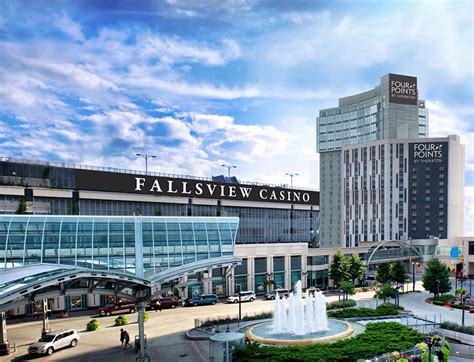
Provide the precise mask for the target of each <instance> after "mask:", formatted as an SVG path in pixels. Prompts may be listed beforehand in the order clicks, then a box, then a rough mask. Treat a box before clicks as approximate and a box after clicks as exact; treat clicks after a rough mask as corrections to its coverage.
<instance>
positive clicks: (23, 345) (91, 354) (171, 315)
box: [0, 300, 273, 362]
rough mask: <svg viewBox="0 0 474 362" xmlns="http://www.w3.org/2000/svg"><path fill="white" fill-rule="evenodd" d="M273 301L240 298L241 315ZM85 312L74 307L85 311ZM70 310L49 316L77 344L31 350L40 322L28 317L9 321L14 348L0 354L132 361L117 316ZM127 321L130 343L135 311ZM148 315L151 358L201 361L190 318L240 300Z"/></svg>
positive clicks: (231, 311)
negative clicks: (43, 352)
mask: <svg viewBox="0 0 474 362" xmlns="http://www.w3.org/2000/svg"><path fill="white" fill-rule="evenodd" d="M272 306H273V303H272V302H271V301H264V300H256V301H254V302H251V303H242V315H245V314H249V315H253V314H254V313H260V312H264V311H271V309H272ZM84 313H85V312H78V314H84ZM78 314H76V315H75V314H74V313H70V316H69V318H59V319H52V320H51V321H50V326H51V329H52V330H57V329H63V328H74V329H76V330H77V331H78V332H79V334H80V337H81V339H80V341H79V343H78V345H77V347H75V348H65V349H63V350H60V351H57V352H56V353H54V354H53V355H52V356H47V357H43V356H39V357H35V356H30V355H28V345H29V344H31V343H33V342H36V341H37V340H38V338H39V336H40V334H41V327H42V322H41V321H40V320H39V321H29V322H21V323H15V324H8V323H7V329H8V338H9V341H10V342H13V341H14V342H16V344H17V346H18V351H17V352H16V353H13V354H12V355H10V356H8V357H0V360H1V361H9V360H13V361H23V360H35V361H66V360H67V361H101V362H103V361H104V359H107V360H109V361H116V360H117V361H132V360H134V359H135V357H136V354H135V353H134V352H133V349H130V350H123V349H122V347H121V345H120V340H119V339H120V328H121V327H115V326H114V320H115V318H116V316H107V317H99V316H98V315H97V313H96V312H95V311H90V314H89V315H78ZM125 315H127V316H128V317H129V322H130V324H129V325H127V326H125V327H124V328H125V329H126V330H127V331H128V332H129V334H130V337H131V342H132V344H133V340H134V336H135V335H136V334H137V332H138V324H137V323H136V320H137V313H134V314H125ZM149 315H150V320H149V321H147V322H146V323H145V333H146V335H147V339H148V353H149V354H150V356H151V357H152V360H154V361H175V360H180V361H205V360H207V356H208V342H207V341H198V342H192V341H188V340H186V339H184V332H185V331H186V330H188V329H191V328H192V327H194V319H195V318H198V319H206V318H216V317H218V316H219V317H227V316H237V315H238V304H227V303H222V302H220V303H218V304H216V305H213V306H212V305H210V306H197V307H184V308H183V307H178V308H176V309H166V310H165V309H164V310H162V311H161V312H159V311H158V312H155V311H150V312H149ZM92 318H96V319H97V320H98V321H99V322H100V328H99V330H97V331H94V332H87V331H86V330H85V327H86V324H87V322H89V321H90V320H91V319H92Z"/></svg>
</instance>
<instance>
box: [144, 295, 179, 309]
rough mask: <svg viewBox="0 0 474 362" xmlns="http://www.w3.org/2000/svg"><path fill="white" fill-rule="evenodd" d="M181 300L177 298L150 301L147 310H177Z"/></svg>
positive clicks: (160, 298) (161, 298)
mask: <svg viewBox="0 0 474 362" xmlns="http://www.w3.org/2000/svg"><path fill="white" fill-rule="evenodd" d="M179 305H180V303H179V300H178V298H176V297H159V298H156V299H152V300H150V302H148V305H147V307H146V308H147V309H153V310H158V309H169V308H176V307H177V306H179Z"/></svg>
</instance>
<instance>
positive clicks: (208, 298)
mask: <svg viewBox="0 0 474 362" xmlns="http://www.w3.org/2000/svg"><path fill="white" fill-rule="evenodd" d="M218 301H219V298H218V297H217V295H215V294H201V295H198V296H196V297H192V298H188V299H186V302H185V305H186V306H196V305H209V304H212V305H214V304H216V303H217V302H218Z"/></svg>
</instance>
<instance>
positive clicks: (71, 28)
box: [55, 14, 84, 42]
mask: <svg viewBox="0 0 474 362" xmlns="http://www.w3.org/2000/svg"><path fill="white" fill-rule="evenodd" d="M55 24H56V26H57V27H58V29H59V30H61V31H62V32H63V33H65V34H67V35H69V36H70V37H71V38H72V39H74V40H76V41H80V42H82V41H84V34H83V33H82V29H81V25H80V24H79V23H77V22H75V21H74V20H72V19H71V18H70V17H69V16H68V15H67V14H62V15H61V16H58V17H57V19H56V22H55Z"/></svg>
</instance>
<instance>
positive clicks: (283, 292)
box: [265, 289, 290, 300]
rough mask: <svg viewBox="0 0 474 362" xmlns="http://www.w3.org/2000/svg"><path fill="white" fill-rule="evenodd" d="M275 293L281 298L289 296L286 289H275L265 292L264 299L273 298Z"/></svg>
mask: <svg viewBox="0 0 474 362" xmlns="http://www.w3.org/2000/svg"><path fill="white" fill-rule="evenodd" d="M276 293H278V296H279V297H280V298H281V297H283V298H288V297H289V296H290V291H289V290H288V289H275V290H274V291H273V292H271V293H268V294H265V299H266V300H274V299H275V296H276Z"/></svg>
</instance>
